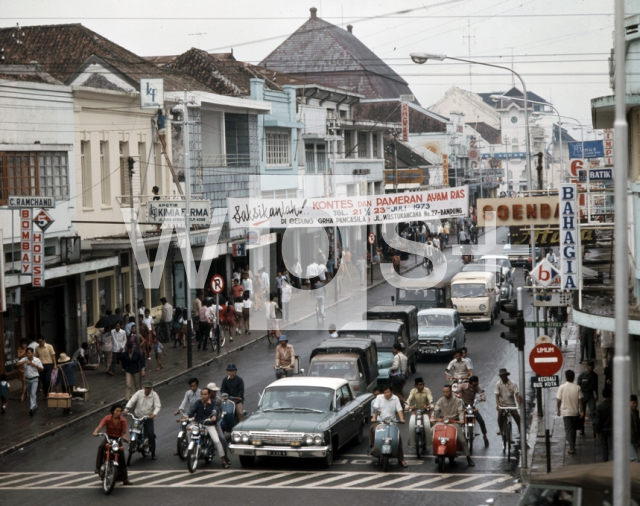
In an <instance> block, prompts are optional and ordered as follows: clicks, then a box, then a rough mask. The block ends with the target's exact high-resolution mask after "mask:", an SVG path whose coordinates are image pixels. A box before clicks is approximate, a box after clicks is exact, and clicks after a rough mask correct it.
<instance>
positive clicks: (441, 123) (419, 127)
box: [352, 100, 447, 133]
mask: <svg viewBox="0 0 640 506" xmlns="http://www.w3.org/2000/svg"><path fill="white" fill-rule="evenodd" d="M400 109H401V107H400V101H399V100H382V101H372V102H360V103H359V104H356V105H354V106H353V109H352V110H353V119H355V120H372V121H380V122H382V123H401V122H402V113H401V110H400ZM446 130H447V120H446V119H444V118H442V119H440V118H439V116H438V115H437V114H435V113H431V112H430V111H427V110H425V109H422V108H421V107H420V106H416V105H415V104H409V131H410V132H411V133H424V132H446Z"/></svg>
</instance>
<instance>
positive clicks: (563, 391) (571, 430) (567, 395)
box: [556, 369, 584, 455]
mask: <svg viewBox="0 0 640 506" xmlns="http://www.w3.org/2000/svg"><path fill="white" fill-rule="evenodd" d="M564 377H565V378H566V379H567V382H566V383H563V384H562V385H560V387H559V388H558V392H557V393H556V401H557V405H558V416H562V421H563V423H564V432H565V436H566V438H567V442H568V443H569V455H573V454H574V453H576V431H577V430H578V424H579V423H580V418H582V417H584V403H583V401H582V397H583V395H582V389H581V388H580V387H579V386H578V385H576V384H575V383H574V382H573V380H574V379H575V377H576V374H575V373H574V372H573V371H572V370H571V369H567V370H566V371H565V372H564Z"/></svg>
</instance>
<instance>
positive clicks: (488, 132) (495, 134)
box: [467, 121, 502, 144]
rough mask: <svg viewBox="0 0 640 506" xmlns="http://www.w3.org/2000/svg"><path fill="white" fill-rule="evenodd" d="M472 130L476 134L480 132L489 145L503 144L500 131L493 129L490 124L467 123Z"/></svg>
mask: <svg viewBox="0 0 640 506" xmlns="http://www.w3.org/2000/svg"><path fill="white" fill-rule="evenodd" d="M467 125H469V126H470V127H471V128H473V129H474V130H475V131H476V132H478V133H479V134H480V135H481V136H482V138H483V139H484V140H485V141H487V142H488V143H489V144H501V143H502V135H501V133H500V130H498V129H497V128H493V127H492V126H491V125H489V124H488V123H485V122H483V121H478V122H474V123H467Z"/></svg>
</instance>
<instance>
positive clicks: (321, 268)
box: [317, 259, 327, 281]
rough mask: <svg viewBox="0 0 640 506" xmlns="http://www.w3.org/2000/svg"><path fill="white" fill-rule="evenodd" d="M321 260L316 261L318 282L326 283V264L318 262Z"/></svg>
mask: <svg viewBox="0 0 640 506" xmlns="http://www.w3.org/2000/svg"><path fill="white" fill-rule="evenodd" d="M320 260H321V259H318V263H317V265H318V277H319V278H320V281H326V280H327V276H326V272H327V266H326V262H325V263H323V262H321V261H320Z"/></svg>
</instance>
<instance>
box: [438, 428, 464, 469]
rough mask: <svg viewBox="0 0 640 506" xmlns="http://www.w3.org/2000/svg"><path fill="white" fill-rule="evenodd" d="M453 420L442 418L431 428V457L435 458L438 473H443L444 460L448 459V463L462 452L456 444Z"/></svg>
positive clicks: (460, 447) (460, 446)
mask: <svg viewBox="0 0 640 506" xmlns="http://www.w3.org/2000/svg"><path fill="white" fill-rule="evenodd" d="M454 423H455V422H454V421H453V420H449V419H448V418H442V419H439V420H438V421H437V423H436V424H435V425H434V426H433V455H434V457H435V458H436V464H437V465H438V472H439V473H443V472H444V460H445V458H447V457H448V458H449V462H451V463H453V461H454V460H455V459H456V457H457V456H458V452H460V451H462V445H460V443H458V438H457V435H458V434H457V431H456V427H455V425H454Z"/></svg>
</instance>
